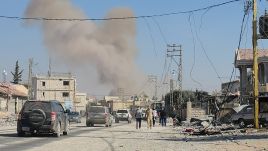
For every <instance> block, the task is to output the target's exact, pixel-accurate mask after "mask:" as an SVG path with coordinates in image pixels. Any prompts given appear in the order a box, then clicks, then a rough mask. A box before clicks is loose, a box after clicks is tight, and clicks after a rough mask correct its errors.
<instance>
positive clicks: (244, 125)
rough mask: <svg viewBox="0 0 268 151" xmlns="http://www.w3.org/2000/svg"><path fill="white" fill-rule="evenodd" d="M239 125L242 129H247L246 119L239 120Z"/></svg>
mask: <svg viewBox="0 0 268 151" xmlns="http://www.w3.org/2000/svg"><path fill="white" fill-rule="evenodd" d="M238 125H239V127H240V128H245V127H246V123H245V120H244V119H239V120H238Z"/></svg>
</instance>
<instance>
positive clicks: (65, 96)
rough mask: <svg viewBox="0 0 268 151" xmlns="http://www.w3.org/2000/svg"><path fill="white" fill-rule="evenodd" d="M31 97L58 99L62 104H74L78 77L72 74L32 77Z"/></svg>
mask: <svg viewBox="0 0 268 151" xmlns="http://www.w3.org/2000/svg"><path fill="white" fill-rule="evenodd" d="M31 91H32V92H31V99H34V100H58V101H60V102H61V103H62V104H64V103H66V102H69V104H73V103H74V100H75V93H76V79H75V77H73V76H72V75H71V74H52V75H47V76H44V75H36V76H34V77H32V90H31Z"/></svg>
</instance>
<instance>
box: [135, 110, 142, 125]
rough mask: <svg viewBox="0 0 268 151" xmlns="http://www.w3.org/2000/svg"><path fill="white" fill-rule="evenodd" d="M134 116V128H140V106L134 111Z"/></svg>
mask: <svg viewBox="0 0 268 151" xmlns="http://www.w3.org/2000/svg"><path fill="white" fill-rule="evenodd" d="M135 118H136V129H140V128H141V118H142V111H141V109H140V108H137V110H136V113H135Z"/></svg>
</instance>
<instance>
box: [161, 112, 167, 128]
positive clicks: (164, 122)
mask: <svg viewBox="0 0 268 151" xmlns="http://www.w3.org/2000/svg"><path fill="white" fill-rule="evenodd" d="M160 118H161V124H162V126H166V125H167V113H166V111H165V109H162V110H161V112H160Z"/></svg>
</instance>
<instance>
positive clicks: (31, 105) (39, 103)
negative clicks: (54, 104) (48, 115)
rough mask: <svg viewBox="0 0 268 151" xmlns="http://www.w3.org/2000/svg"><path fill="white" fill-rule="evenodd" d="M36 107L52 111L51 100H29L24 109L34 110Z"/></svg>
mask: <svg viewBox="0 0 268 151" xmlns="http://www.w3.org/2000/svg"><path fill="white" fill-rule="evenodd" d="M34 109H41V110H43V111H46V112H50V111H51V105H50V103H49V102H42V101H29V102H26V103H25V104H24V108H23V111H32V110H34Z"/></svg>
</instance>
